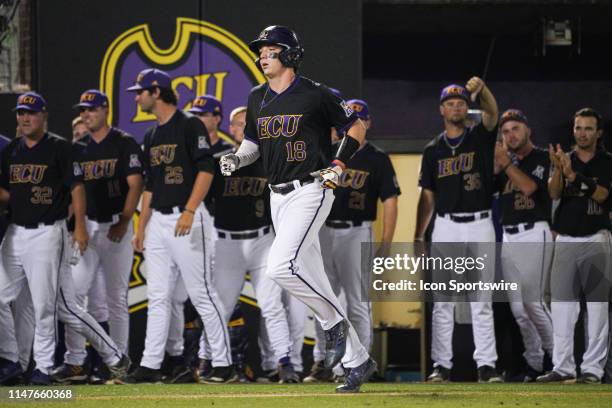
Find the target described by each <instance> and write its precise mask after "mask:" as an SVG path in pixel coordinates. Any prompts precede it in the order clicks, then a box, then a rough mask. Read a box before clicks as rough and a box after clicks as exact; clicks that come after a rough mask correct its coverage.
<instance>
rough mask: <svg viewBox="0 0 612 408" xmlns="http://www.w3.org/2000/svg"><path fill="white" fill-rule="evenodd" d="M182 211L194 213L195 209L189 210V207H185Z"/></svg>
mask: <svg viewBox="0 0 612 408" xmlns="http://www.w3.org/2000/svg"><path fill="white" fill-rule="evenodd" d="M183 212H188V213H190V214H193V215H195V211H193V210H190V209H189V208H185V209H184V210H183Z"/></svg>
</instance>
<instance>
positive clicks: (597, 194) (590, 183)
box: [567, 171, 609, 204]
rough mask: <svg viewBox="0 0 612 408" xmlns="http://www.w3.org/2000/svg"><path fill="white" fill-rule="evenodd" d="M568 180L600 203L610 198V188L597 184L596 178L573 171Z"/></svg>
mask: <svg viewBox="0 0 612 408" xmlns="http://www.w3.org/2000/svg"><path fill="white" fill-rule="evenodd" d="M567 180H568V181H569V182H570V183H572V184H573V185H574V186H576V188H577V189H578V190H580V191H582V192H583V193H585V194H586V195H588V196H589V197H591V198H592V199H593V200H594V201H596V202H597V203H598V204H603V203H604V202H605V201H606V200H607V199H608V195H609V191H608V189H607V188H605V187H603V186H601V185H599V184H597V182H596V181H595V179H593V178H591V177H586V176H584V175H583V174H582V173H580V172H574V171H572V173H571V174H570V175H569V176H568V177H567Z"/></svg>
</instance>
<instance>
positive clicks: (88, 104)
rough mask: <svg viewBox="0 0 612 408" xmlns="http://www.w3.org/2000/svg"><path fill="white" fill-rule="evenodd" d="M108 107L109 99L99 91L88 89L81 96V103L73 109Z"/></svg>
mask: <svg viewBox="0 0 612 408" xmlns="http://www.w3.org/2000/svg"><path fill="white" fill-rule="evenodd" d="M106 106H108V97H107V96H106V94H105V93H104V92H102V91H99V90H97V89H88V90H87V91H85V92H83V94H81V99H80V100H79V103H77V104H76V105H74V106H73V108H75V109H78V108H97V107H106Z"/></svg>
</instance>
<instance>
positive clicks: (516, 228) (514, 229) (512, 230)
mask: <svg viewBox="0 0 612 408" xmlns="http://www.w3.org/2000/svg"><path fill="white" fill-rule="evenodd" d="M534 226H535V223H534V222H526V223H523V224H518V225H513V226H511V227H504V232H505V233H507V234H518V233H519V232H523V231H529V230H530V229H533V227H534Z"/></svg>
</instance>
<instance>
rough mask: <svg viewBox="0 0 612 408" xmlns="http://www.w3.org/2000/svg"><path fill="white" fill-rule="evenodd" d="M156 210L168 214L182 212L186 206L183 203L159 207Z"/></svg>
mask: <svg viewBox="0 0 612 408" xmlns="http://www.w3.org/2000/svg"><path fill="white" fill-rule="evenodd" d="M154 210H155V211H157V212H158V213H162V214H164V215H168V214H180V213H182V212H183V211H185V207H184V206H182V205H177V206H175V207H159V208H154Z"/></svg>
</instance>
